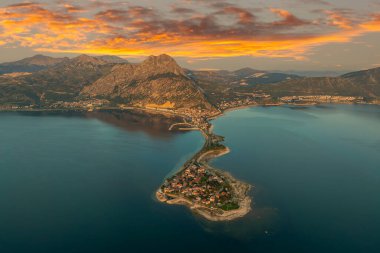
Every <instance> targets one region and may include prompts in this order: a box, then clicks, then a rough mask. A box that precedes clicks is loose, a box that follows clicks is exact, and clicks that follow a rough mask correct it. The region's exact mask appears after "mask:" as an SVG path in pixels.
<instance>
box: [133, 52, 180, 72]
mask: <svg viewBox="0 0 380 253" xmlns="http://www.w3.org/2000/svg"><path fill="white" fill-rule="evenodd" d="M140 67H141V69H145V70H147V71H155V72H158V73H160V74H163V73H174V74H176V75H185V72H184V70H183V69H182V68H181V67H180V66H179V65H178V64H177V62H176V61H175V60H174V59H173V58H172V57H170V56H169V55H167V54H161V55H158V56H154V55H151V56H149V57H148V58H147V59H146V60H145V61H143V62H142V63H141V65H140Z"/></svg>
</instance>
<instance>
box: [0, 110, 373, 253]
mask: <svg viewBox="0 0 380 253" xmlns="http://www.w3.org/2000/svg"><path fill="white" fill-rule="evenodd" d="M214 123H215V125H216V127H215V132H216V133H218V134H222V135H224V136H225V137H226V144H227V145H228V146H229V147H231V150H232V152H231V153H230V154H229V155H227V156H224V157H222V158H220V159H218V160H217V161H215V162H214V164H215V165H216V166H218V167H220V168H223V169H225V170H228V171H231V172H232V174H233V175H235V176H236V177H238V178H240V179H243V180H245V181H247V182H249V183H251V184H253V185H255V188H254V190H253V197H254V200H255V203H254V207H253V210H254V211H253V212H252V213H251V214H249V215H248V216H247V217H245V218H244V219H241V220H238V221H235V222H227V223H210V222H207V221H205V220H203V219H202V218H199V217H195V216H193V215H192V214H191V213H190V211H188V210H187V209H186V208H184V207H180V206H167V205H164V204H161V203H158V202H156V201H155V200H154V198H153V196H152V195H153V193H154V191H155V190H156V188H157V187H158V186H159V185H160V184H161V182H162V180H163V178H164V177H165V176H166V175H167V174H168V173H170V172H171V171H173V169H175V168H177V167H178V166H179V165H180V164H181V163H182V162H183V161H185V160H186V158H188V157H189V156H191V154H192V153H194V152H196V151H197V150H198V149H199V148H200V147H201V145H202V143H203V139H202V136H201V135H200V134H199V133H198V132H190V133H183V134H179V133H168V132H167V131H165V130H164V129H166V126H167V124H168V122H163V123H161V122H160V121H159V120H155V119H154V120H147V118H146V117H145V118H143V120H142V122H139V120H138V118H136V117H135V116H133V117H120V116H118V117H116V118H112V117H107V116H104V115H102V116H99V115H97V116H96V117H93V116H88V115H86V116H84V117H80V116H74V117H72V116H70V117H67V116H66V115H39V116H38V115H37V116H36V115H33V116H32V115H20V114H9V113H6V114H0V252H6V253H8V252H9V253H13V252H15V253H18V252H22V253H23V252H28V253H29V252H39V253H44V252H49V253H50V252H58V253H60V252H80V253H82V252H94V253H96V252H116V253H118V252H151V251H158V252H161V251H160V250H162V249H164V250H165V252H194V251H196V252H231V251H234V252H241V251H248V252H379V249H380V197H379V196H380V108H379V107H373V106H328V107H310V108H298V109H292V108H285V107H268V108H263V107H257V108H250V109H244V110H240V111H235V112H230V113H228V114H227V115H226V116H225V117H222V118H219V119H217V120H216V121H215V122H214Z"/></svg>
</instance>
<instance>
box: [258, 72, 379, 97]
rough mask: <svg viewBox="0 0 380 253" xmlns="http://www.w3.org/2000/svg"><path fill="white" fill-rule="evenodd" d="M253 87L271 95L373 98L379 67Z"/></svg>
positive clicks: (377, 94)
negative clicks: (339, 74) (336, 75)
mask: <svg viewBox="0 0 380 253" xmlns="http://www.w3.org/2000/svg"><path fill="white" fill-rule="evenodd" d="M255 89H257V90H260V91H263V92H266V93H269V94H271V95H273V96H276V97H280V96H293V95H340V96H363V97H366V98H375V97H379V96H380V68H374V69H369V70H363V71H358V72H352V73H348V74H345V75H342V76H340V77H306V78H301V79H293V80H287V81H283V82H280V83H277V84H272V85H258V86H257V87H255Z"/></svg>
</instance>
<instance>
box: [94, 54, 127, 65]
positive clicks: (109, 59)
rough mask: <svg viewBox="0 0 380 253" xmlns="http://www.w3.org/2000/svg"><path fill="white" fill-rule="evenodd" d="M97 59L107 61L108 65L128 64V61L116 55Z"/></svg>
mask: <svg viewBox="0 0 380 253" xmlns="http://www.w3.org/2000/svg"><path fill="white" fill-rule="evenodd" d="M96 58H98V59H100V60H102V61H106V62H108V63H128V61H127V60H126V59H123V58H121V57H118V56H114V55H102V56H96Z"/></svg>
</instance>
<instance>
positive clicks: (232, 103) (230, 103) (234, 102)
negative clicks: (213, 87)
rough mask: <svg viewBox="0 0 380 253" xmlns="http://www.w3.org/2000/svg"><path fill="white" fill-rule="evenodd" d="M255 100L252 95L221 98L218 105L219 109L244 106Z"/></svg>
mask: <svg viewBox="0 0 380 253" xmlns="http://www.w3.org/2000/svg"><path fill="white" fill-rule="evenodd" d="M256 103H257V101H256V99H255V98H254V97H245V98H234V99H231V100H223V101H221V102H220V103H219V104H218V107H219V108H220V109H221V110H225V109H229V108H234V107H240V106H246V105H254V104H256Z"/></svg>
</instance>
